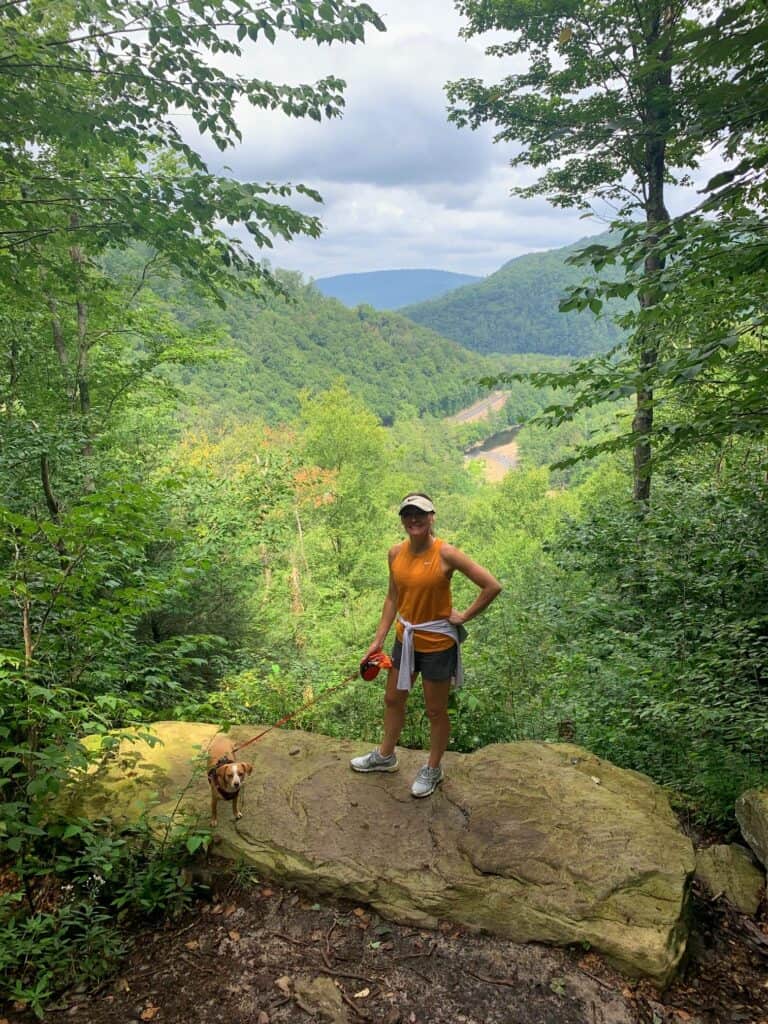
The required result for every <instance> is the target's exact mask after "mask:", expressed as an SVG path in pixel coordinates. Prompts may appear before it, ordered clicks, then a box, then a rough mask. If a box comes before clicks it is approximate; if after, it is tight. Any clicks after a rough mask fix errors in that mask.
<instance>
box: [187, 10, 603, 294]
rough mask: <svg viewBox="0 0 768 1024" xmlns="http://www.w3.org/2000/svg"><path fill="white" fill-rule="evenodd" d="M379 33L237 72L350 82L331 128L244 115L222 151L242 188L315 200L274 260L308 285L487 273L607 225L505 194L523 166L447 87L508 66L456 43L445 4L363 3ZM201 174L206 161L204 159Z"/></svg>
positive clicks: (254, 57)
mask: <svg viewBox="0 0 768 1024" xmlns="http://www.w3.org/2000/svg"><path fill="white" fill-rule="evenodd" d="M371 3H372V6H374V7H375V8H376V10H378V11H379V13H380V14H381V16H382V18H383V20H384V22H385V23H386V25H387V32H386V33H379V32H376V31H375V30H370V31H369V32H368V36H367V41H366V43H365V44H364V45H362V46H361V45H357V46H346V47H342V46H334V47H327V46H326V47H322V48H320V47H317V46H316V45H314V44H298V43H294V42H293V41H292V40H289V39H285V40H278V43H277V45H276V46H275V47H269V46H262V45H259V46H256V47H254V49H253V50H252V51H250V52H249V53H248V55H247V62H246V63H245V64H244V66H243V67H241V68H239V69H238V70H241V71H247V73H248V74H250V75H253V76H254V77H258V78H269V79H271V80H273V81H282V82H290V83H297V82H308V81H313V80H315V79H317V78H319V77H322V76H324V75H328V74H334V75H338V76H339V77H341V78H343V79H344V80H345V81H346V82H347V90H346V110H345V113H344V117H343V118H342V119H337V120H333V121H326V122H323V123H322V124H319V125H318V124H316V123H315V122H313V121H310V120H308V119H307V120H303V121H296V120H291V119H288V118H285V117H284V116H282V115H279V114H270V113H264V112H261V111H253V110H250V109H243V110H242V112H241V115H240V123H241V127H242V131H243V144H242V146H240V147H239V148H238V149H237V150H236V151H231V152H229V153H227V154H226V160H225V162H226V165H227V166H228V167H230V168H231V170H232V172H233V173H234V174H235V175H236V176H237V177H238V178H242V179H248V180H256V181H290V182H294V183H296V182H302V183H304V184H307V185H311V186H312V187H314V188H316V189H317V190H318V191H319V192H320V193H321V194H322V196H323V200H324V204H323V206H322V207H321V208H320V209H319V211H318V210H317V208H316V207H315V206H314V204H311V205H312V206H313V212H319V214H320V216H321V218H322V221H323V224H324V229H325V230H324V233H323V235H322V237H321V238H320V239H317V240H313V239H296V240H294V241H292V242H291V243H289V244H280V245H279V246H277V247H276V248H275V249H274V250H273V251H272V252H271V253H270V254H268V255H269V257H270V259H271V261H272V263H273V265H275V266H280V267H285V268H288V269H291V270H300V271H302V272H303V273H304V274H305V275H306V276H307V277H324V276H328V275H331V274H342V273H354V272H361V271H369V270H388V269H395V268H405V267H407V268H416V267H420V268H437V269H441V270H453V271H458V272H461V273H468V274H479V275H484V274H489V273H492V272H493V271H494V270H497V269H498V268H499V267H500V266H501V265H502V264H503V263H505V262H506V261H507V260H510V259H512V258H513V257H515V256H519V255H521V254H523V253H526V252H532V251H534V250H538V249H550V248H554V247H557V246H561V245H566V244H568V243H569V242H573V241H575V240H576V239H578V238H581V237H583V236H585V235H588V234H592V233H595V232H597V231H600V230H603V229H604V226H605V225H604V223H602V222H601V221H599V220H583V219H580V217H579V214H578V213H575V212H573V213H570V212H568V211H563V210H556V209H554V208H552V207H550V206H549V205H548V204H547V203H546V202H544V201H543V200H541V199H520V198H517V197H512V196H510V194H509V192H510V188H511V187H512V186H513V185H515V184H519V183H521V182H522V181H523V180H524V179H523V175H525V174H527V173H528V172H526V171H525V170H522V169H513V168H510V166H509V158H510V156H511V154H512V149H511V148H510V147H509V146H506V147H505V146H502V145H494V144H493V142H492V139H491V132H490V130H480V131H476V132H472V131H470V130H469V129H458V128H456V127H455V126H454V125H451V124H449V123H448V121H447V117H446V99H445V93H444V85H445V83H446V82H447V81H450V80H452V79H456V78H461V77H465V76H481V77H483V78H485V79H486V80H492V79H496V78H499V77H501V76H502V75H503V74H508V73H509V72H510V71H511V70H512V68H511V67H510V65H509V63H507V65H506V66H505V65H503V64H502V62H501V61H499V60H498V59H495V58H488V57H486V56H485V55H484V52H483V49H484V46H485V45H486V44H487V42H488V40H484V41H481V40H477V39H473V40H465V39H461V38H459V29H460V28H461V25H462V19H461V18H460V17H459V15H458V14H457V13H456V11H455V9H454V6H453V2H452V0H378V2H377V0H371ZM206 155H207V156H208V157H209V159H210V161H211V164H212V166H217V165H220V162H221V161H220V158H218V157H217V156H216V154H215V153H210V152H208V153H206Z"/></svg>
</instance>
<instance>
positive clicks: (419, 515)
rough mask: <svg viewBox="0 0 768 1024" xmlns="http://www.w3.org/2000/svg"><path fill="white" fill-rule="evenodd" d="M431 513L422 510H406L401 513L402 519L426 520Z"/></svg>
mask: <svg viewBox="0 0 768 1024" xmlns="http://www.w3.org/2000/svg"><path fill="white" fill-rule="evenodd" d="M429 514H430V513H429V512H424V511H422V509H420V508H404V509H403V511H402V512H401V513H400V518H401V519H406V518H407V519H426V518H427V516H428V515H429Z"/></svg>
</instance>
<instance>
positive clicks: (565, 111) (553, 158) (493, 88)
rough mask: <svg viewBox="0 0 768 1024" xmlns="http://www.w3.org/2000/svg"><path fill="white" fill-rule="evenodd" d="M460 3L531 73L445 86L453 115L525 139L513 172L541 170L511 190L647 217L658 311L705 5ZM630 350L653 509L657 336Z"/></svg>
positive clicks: (470, 27) (495, 50)
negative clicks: (663, 248) (692, 52)
mask: <svg viewBox="0 0 768 1024" xmlns="http://www.w3.org/2000/svg"><path fill="white" fill-rule="evenodd" d="M457 6H458V8H459V10H460V11H461V13H462V14H463V15H465V17H466V18H467V26H466V28H465V29H464V30H463V33H464V35H466V36H474V35H477V34H480V33H483V32H486V31H491V30H506V31H509V32H511V33H512V36H511V37H510V38H509V39H508V40H506V41H505V42H501V43H498V44H495V45H492V46H490V47H489V48H488V51H487V52H488V53H490V54H491V55H494V56H497V57H501V58H511V59H515V58H520V57H523V58H524V59H525V60H526V62H527V67H526V70H525V71H522V72H520V73H515V74H512V75H508V76H507V77H505V78H504V79H503V80H502V82H501V83H499V84H495V85H485V84H483V83H482V82H480V81H478V80H476V79H464V80H460V81H457V82H453V83H451V84H449V86H448V97H449V100H450V103H451V112H450V117H451V119H452V120H453V121H454V122H455V123H457V124H459V125H470V126H471V127H478V126H479V125H481V124H483V123H486V122H491V123H493V124H495V125H496V127H497V129H498V131H497V134H496V140H497V141H505V142H516V143H519V144H521V149H520V151H519V152H518V153H517V154H516V155H515V156H514V157H513V159H512V164H513V165H516V166H529V167H533V168H537V169H538V168H545V170H544V172H543V174H542V175H541V177H540V178H539V179H538V180H537V181H536V182H534V183H533V184H532V185H528V186H525V187H520V188H517V189H515V191H516V192H517V193H518V194H520V195H523V196H535V195H544V196H546V197H547V198H548V199H549V200H550V202H552V203H553V204H554V205H556V206H562V207H576V208H582V209H585V210H588V209H589V208H590V204H591V203H593V202H594V201H596V200H597V201H600V202H604V203H608V204H611V205H612V206H614V207H617V208H618V211H619V213H620V215H621V216H622V217H624V218H627V217H630V216H637V215H638V214H639V215H641V216H642V219H643V228H642V232H641V243H640V244H641V248H642V267H641V270H640V273H639V275H638V283H637V291H638V297H639V302H640V306H641V307H642V308H652V307H653V306H655V305H656V304H657V303H658V301H659V290H658V283H657V279H658V275H659V272H660V271H661V270H662V268H663V265H664V260H663V256H662V255H661V252H660V249H659V246H658V244H657V243H658V241H659V239H660V238H663V237H664V236H665V235H666V232H667V229H668V224H669V219H670V218H669V213H668V210H667V206H666V198H665V189H666V187H667V185H668V184H669V183H670V182H677V183H683V182H685V181H686V180H687V178H686V174H685V169H689V168H693V167H695V166H696V165H697V161H698V158H699V157H700V155H701V154H702V152H703V151H704V148H705V146H706V143H707V137H706V136H702V135H701V134H699V133H693V132H691V131H690V130H689V127H690V123H691V120H692V118H693V107H694V103H695V97H696V94H697V92H699V91H701V90H703V89H705V88H706V87H707V86H708V85H709V84H710V75H709V72H708V69H707V68H705V67H703V66H700V65H694V66H691V65H688V64H686V63H685V62H684V58H685V57H686V50H685V46H684V43H685V41H686V40H687V38H688V33H689V31H690V28H691V25H692V19H694V18H696V17H697V16H702V17H703V15H704V13H705V6H706V5H705V4H704V3H702V2H698V0H697V2H695V3H693V4H685V3H669V2H666V0H640V2H639V3H630V2H624V0H620V2H616V3H611V4H605V3H602V2H600V0H579V2H578V3H576V4H574V3H570V2H565V0H554V2H553V3H550V4H548V5H546V6H545V7H544V8H541V7H532V6H531V5H530V4H527V3H524V2H522V0H459V2H458V4H457ZM676 169H683V170H682V171H678V170H676ZM630 291H631V287H630V286H629V285H619V286H616V287H614V294H621V293H622V292H623V294H624V297H626V295H628V294H629V293H630ZM587 304H588V305H589V307H590V308H591V309H592V310H593V312H595V313H599V312H600V310H601V308H602V299H601V298H600V297H599V296H598V294H597V293H596V291H594V290H593V291H592V293H591V294H589V295H588V297H587ZM575 305H576V302H574V306H575ZM628 347H629V351H630V352H631V355H632V359H633V361H634V365H635V366H636V368H637V373H636V375H635V384H636V387H635V393H636V407H635V415H634V420H633V424H632V437H633V443H634V496H635V498H636V499H637V500H638V501H641V502H646V501H647V499H648V498H649V496H650V488H651V455H652V432H653V411H654V406H653V391H652V388H651V387H650V386H649V385H648V381H647V378H648V375H649V374H650V373H651V371H652V369H653V367H654V366H655V365H656V363H657V361H658V358H659V341H658V338H656V337H655V336H654V334H653V332H652V331H650V330H646V329H645V327H644V325H640V326H639V327H638V329H637V330H636V331H635V333H634V335H633V336H632V337H631V339H630V341H629V342H628Z"/></svg>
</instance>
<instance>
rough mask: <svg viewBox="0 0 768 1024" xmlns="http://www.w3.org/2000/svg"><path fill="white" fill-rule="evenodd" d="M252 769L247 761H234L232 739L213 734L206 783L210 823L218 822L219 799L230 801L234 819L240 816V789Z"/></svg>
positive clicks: (209, 748)
mask: <svg viewBox="0 0 768 1024" xmlns="http://www.w3.org/2000/svg"><path fill="white" fill-rule="evenodd" d="M252 771H253V765H252V764H250V763H249V762H248V761H235V751H234V748H233V746H232V741H231V740H230V739H229V737H227V736H214V738H213V739H212V740H211V743H210V746H209V747H208V783H209V785H210V787H211V825H212V826H213V827H214V828H215V827H216V826H217V825H218V823H219V819H218V814H217V807H218V803H219V800H231V801H232V813H233V815H234V818H235V821H239V820H240V818H242V816H243V815H242V812H241V811H240V810H239V809H238V806H237V805H238V798H239V796H240V790H241V789H242V786H243V783H244V782H245V779H246V776H247V775H250V774H251V772H252Z"/></svg>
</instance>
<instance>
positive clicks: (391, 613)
mask: <svg viewBox="0 0 768 1024" xmlns="http://www.w3.org/2000/svg"><path fill="white" fill-rule="evenodd" d="M399 546H400V545H399V544H396V545H395V546H394V547H393V548H390V550H389V556H388V559H389V586H388V588H387V596H386V597H385V598H384V604H383V606H382V609H381V618H380V619H379V625H378V628H377V630H376V634H375V636H374V638H373V643H372V644H371V646H370V647H369V648H368V650H367V651H366V652H365V654H364V655H363V658H362V660H363V661H365V659H366V658H369V657H370V656H371V655H372V654H375V653H376V652H377V651H380V650H381V649H382V647H383V646H384V641H385V640H386V639H387V633H389V631H390V629H391V628H392V623H393V622H394V621H395V616H396V615H397V587H396V586H395V579H394V576H393V575H392V560H393V558H394V557H395V555H396V554H397V550H398V548H399Z"/></svg>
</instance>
